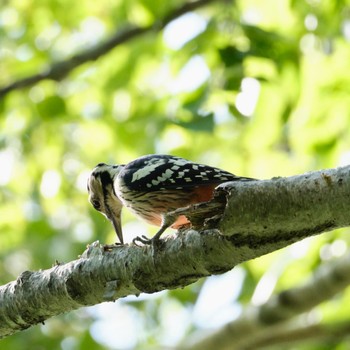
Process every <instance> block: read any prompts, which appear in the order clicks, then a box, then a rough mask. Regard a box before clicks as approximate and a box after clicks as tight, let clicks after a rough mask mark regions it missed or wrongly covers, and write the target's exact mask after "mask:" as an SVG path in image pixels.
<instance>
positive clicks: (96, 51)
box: [0, 0, 214, 98]
mask: <svg viewBox="0 0 350 350" xmlns="http://www.w3.org/2000/svg"><path fill="white" fill-rule="evenodd" d="M213 1H214V0H197V1H192V2H188V3H185V4H183V5H182V6H180V7H178V8H177V9H175V10H173V11H172V12H171V13H169V14H168V15H166V16H165V17H164V18H163V19H161V20H158V21H157V22H156V23H154V24H153V25H150V26H147V27H137V26H134V27H131V28H128V29H125V30H121V31H118V32H116V33H115V34H113V35H111V36H110V37H109V38H107V39H106V40H105V41H104V42H102V43H100V44H99V45H96V46H94V47H92V48H88V49H86V50H84V51H81V52H78V53H76V54H75V55H74V56H72V57H71V58H69V59H66V60H62V61H59V62H56V63H53V64H52V65H51V66H50V67H49V68H47V69H45V70H43V71H42V72H40V73H37V74H33V75H31V76H28V77H25V78H22V79H19V80H16V81H14V82H12V83H10V84H8V85H5V86H2V87H0V98H1V97H4V96H5V95H6V94H8V93H9V92H11V91H13V90H16V89H23V88H26V87H30V86H33V85H34V84H36V83H38V82H40V81H41V80H45V79H49V80H56V81H59V80H62V79H63V78H64V77H66V76H67V75H68V74H69V73H70V72H71V71H72V70H73V69H75V68H76V67H78V66H80V65H82V64H83V63H86V62H88V61H94V60H97V59H98V58H99V57H101V56H103V55H105V54H106V53H108V52H109V51H111V50H112V49H114V48H115V47H117V46H119V45H121V44H123V43H125V42H127V41H129V40H131V39H134V38H135V37H138V36H140V35H142V34H145V33H147V32H150V31H160V30H161V29H163V28H164V27H165V26H166V25H167V24H168V23H169V22H171V21H172V20H174V19H176V18H177V17H180V16H181V15H183V14H185V13H187V12H190V11H194V10H196V9H198V8H200V7H203V6H205V5H208V4H210V3H211V2H213Z"/></svg>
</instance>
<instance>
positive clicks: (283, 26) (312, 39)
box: [0, 0, 350, 350]
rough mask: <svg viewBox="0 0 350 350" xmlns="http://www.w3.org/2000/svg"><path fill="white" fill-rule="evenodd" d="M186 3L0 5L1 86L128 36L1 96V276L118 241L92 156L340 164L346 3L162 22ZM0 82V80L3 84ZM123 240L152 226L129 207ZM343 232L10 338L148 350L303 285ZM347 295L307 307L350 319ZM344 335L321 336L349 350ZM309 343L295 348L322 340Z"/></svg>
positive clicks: (349, 55)
mask: <svg viewBox="0 0 350 350" xmlns="http://www.w3.org/2000/svg"><path fill="white" fill-rule="evenodd" d="M182 4H183V2H181V1H178V0H172V1H164V2H160V3H157V2H154V1H149V0H128V1H126V0H119V1H113V2H111V1H107V0H99V1H98V2H95V1H88V0H83V1H79V2H72V1H65V0H61V1H58V0H47V1H44V2H41V3H40V4H38V3H37V2H35V1H31V0H28V1H21V0H13V1H11V0H8V1H6V0H3V2H2V5H1V8H0V37H1V47H0V60H1V64H0V89H1V87H4V86H6V85H7V84H10V83H11V82H13V81H15V80H18V79H21V78H23V77H26V76H29V75H32V74H37V73H39V72H41V71H44V70H45V69H47V67H49V66H50V64H52V63H53V62H57V61H62V60H63V61H64V60H69V58H70V57H72V56H73V55H74V54H75V53H77V52H80V51H82V50H86V49H88V48H93V47H94V46H95V45H98V44H99V43H101V41H103V40H104V39H105V38H107V37H109V36H110V35H112V34H113V33H115V32H118V31H122V30H127V28H130V27H132V26H140V27H147V26H153V30H152V31H149V32H148V33H145V34H144V35H138V36H136V37H135V38H133V39H130V40H127V41H126V42H125V43H123V44H121V45H119V46H118V47H116V48H114V49H113V50H111V51H109V52H106V53H105V54H104V55H103V56H101V57H100V58H99V59H97V60H95V61H90V62H86V63H84V64H82V65H79V66H78V67H77V68H76V69H74V70H72V71H71V72H70V73H69V74H68V76H67V77H66V78H64V79H62V80H59V81H55V80H42V81H40V82H38V83H36V84H34V85H32V86H30V87H29V88H26V89H14V90H13V91H11V92H9V93H8V94H3V95H2V97H1V100H0V201H1V202H0V205H1V207H0V256H1V263H0V272H1V273H0V279H1V282H2V284H5V283H7V282H9V281H11V280H13V279H15V278H16V277H17V276H18V275H19V274H20V273H21V272H23V271H24V270H37V269H40V268H42V269H44V268H49V267H51V265H52V264H54V262H55V261H56V260H58V261H61V262H65V261H66V262H67V261H71V260H74V259H75V258H76V257H77V256H78V255H79V254H80V253H81V252H82V251H83V250H84V248H85V246H86V245H87V244H88V243H91V242H93V241H95V240H100V241H101V242H107V243H112V242H113V241H114V240H115V237H114V233H113V231H112V227H111V225H110V224H109V223H108V222H107V221H106V220H105V219H104V218H103V217H102V216H101V215H100V214H98V213H97V212H95V211H94V210H93V209H92V208H91V207H90V205H89V204H88V202H87V193H86V178H87V175H88V173H89V171H90V170H91V169H92V168H93V167H94V166H95V165H96V164H97V163H99V162H107V163H124V162H128V161H130V160H132V159H134V158H136V157H138V156H140V155H143V154H148V153H170V154H174V155H179V156H182V157H185V158H188V159H191V160H193V161H197V162H203V163H206V164H210V165H213V166H218V167H221V168H224V169H226V170H229V171H232V172H233V173H235V174H239V175H245V176H250V177H256V178H262V179H265V178H271V177H273V176H289V175H294V174H299V173H303V172H306V171H311V170H317V169H322V168H328V167H336V166H339V165H345V164H348V163H349V161H350V138H349V126H350V113H349V110H350V99H349V92H350V73H349V72H350V46H349V40H350V7H349V1H331V0H325V1H322V2H321V1H318V0H307V1H287V0H279V1H277V0H267V1H264V2H261V1H257V0H245V1H234V2H233V1H222V2H219V1H217V2H214V3H212V4H209V5H207V6H203V7H201V8H200V9H198V10H196V11H190V12H188V13H187V14H186V15H184V16H182V17H180V18H178V19H177V20H174V21H172V22H171V23H169V24H168V25H167V26H165V28H164V29H162V26H161V21H160V19H161V18H164V17H165V16H167V15H168V14H169V13H172V12H173V11H175V9H176V8H178V7H179V6H181V5H182ZM0 91H1V90H0ZM123 220H124V230H125V232H126V237H127V241H131V239H132V237H134V236H136V235H138V234H141V233H145V232H149V233H152V232H154V229H153V228H150V227H147V225H145V224H143V223H140V222H138V221H135V219H134V217H133V216H132V215H130V214H129V213H127V212H125V213H124V216H123ZM347 233H348V230H347V229H346V230H337V231H334V232H331V233H327V234H323V235H321V236H319V237H316V238H313V239H307V240H305V241H303V242H301V243H298V244H296V245H293V246H291V247H289V248H286V249H283V250H281V251H278V252H276V253H274V254H270V255H268V256H265V257H262V258H260V259H256V260H254V261H250V262H247V263H245V264H243V265H241V266H239V267H237V268H235V269H234V270H232V271H231V272H229V273H227V274H225V275H222V276H215V277H212V278H208V279H206V280H201V281H199V282H197V283H195V284H193V285H191V286H189V287H187V288H185V289H184V290H175V291H167V292H162V293H157V294H154V295H149V296H148V295H142V296H140V297H139V298H136V297H135V298H134V297H129V298H126V299H125V300H119V301H117V302H116V303H114V304H111V303H105V304H101V305H98V306H95V307H90V308H83V309H80V310H78V311H76V312H72V313H69V314H66V315H62V316H60V317H55V318H53V319H51V320H49V321H47V322H46V323H45V325H39V326H35V327H32V328H31V329H29V330H27V331H25V332H22V333H18V334H16V335H14V336H12V337H9V338H7V339H5V340H3V341H2V344H1V346H4V348H9V349H21V348H26V347H27V346H29V344H30V347H31V348H35V349H63V350H71V349H86V348H88V347H89V348H93V349H146V348H148V347H152V346H155V345H156V344H158V345H159V344H160V346H171V345H175V344H177V343H178V342H179V341H183V340H184V339H186V337H188V336H190V335H191V334H193V333H194V332H196V331H199V332H200V331H204V332H206V331H207V329H215V328H218V327H220V326H222V325H223V324H225V323H226V322H227V321H229V320H232V319H233V318H235V317H238V316H239V314H240V312H241V310H242V308H243V307H244V306H245V305H248V304H254V305H257V304H259V303H263V302H264V301H265V300H266V299H267V298H268V297H269V296H270V295H271V294H272V293H274V292H276V291H280V290H283V289H286V288H290V287H292V286H295V285H298V284H299V283H301V282H302V281H304V280H305V279H306V278H307V277H308V276H310V274H312V271H313V270H314V269H315V268H317V266H318V265H319V264H321V263H323V262H325V261H328V260H332V259H335V258H336V257H338V256H340V255H343V254H345V253H346V251H347V249H348V244H349V238H348V235H347ZM348 294H349V291H348V290H346V291H345V292H344V294H343V295H340V296H338V297H337V298H335V299H334V300H331V301H329V302H327V303H325V304H323V305H321V306H320V307H318V308H317V309H315V310H312V312H310V313H309V314H308V315H306V316H304V320H308V321H309V322H321V323H330V324H332V323H335V322H340V321H344V322H345V321H348V315H349V311H350V310H349V303H348V302H347V300H348V297H349V296H348ZM349 344H350V343H349V340H346V339H345V338H344V339H338V340H337V342H336V344H335V343H323V345H322V349H328V348H332V349H334V348H335V346H337V348H339V349H345V348H346V346H349ZM320 346H321V345H320V344H318V343H317V342H314V343H308V344H307V347H306V345H305V344H299V345H298V346H297V347H295V348H298V349H306V348H307V349H320V348H321V347H320Z"/></svg>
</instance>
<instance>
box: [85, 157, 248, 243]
mask: <svg viewBox="0 0 350 350" xmlns="http://www.w3.org/2000/svg"><path fill="white" fill-rule="evenodd" d="M250 180H254V179H252V178H249V177H241V176H236V175H234V174H232V173H230V172H228V171H225V170H222V169H219V168H215V167H212V166H209V165H205V164H198V163H195V162H191V161H189V160H187V159H184V158H181V157H177V156H172V155H166V154H149V155H145V156H142V157H139V158H137V159H135V160H133V161H131V162H130V163H127V164H121V165H108V164H106V163H99V164H97V165H96V166H95V168H94V169H93V170H92V172H91V173H90V175H89V177H88V181H87V190H88V193H89V201H90V203H91V204H92V206H93V207H94V208H95V209H96V210H97V211H99V212H101V213H102V214H103V215H104V216H105V217H106V218H107V219H108V220H109V221H111V223H112V225H113V227H114V230H115V232H116V235H117V237H118V239H119V242H118V243H116V244H122V245H123V244H124V239H123V232H122V225H121V212H122V209H123V207H127V208H128V209H130V211H131V212H133V213H134V214H135V215H136V217H139V218H141V219H143V220H144V221H146V222H147V223H149V224H151V225H155V226H158V227H160V229H159V231H158V232H157V233H156V234H155V235H154V236H153V238H151V239H148V238H146V237H145V236H142V238H141V237H136V238H135V239H134V240H133V242H134V243H136V241H140V242H142V243H144V244H155V243H157V242H158V241H159V239H160V237H161V235H162V234H163V232H164V231H165V230H166V229H167V228H168V227H171V228H174V229H180V228H182V227H186V226H188V225H190V224H191V223H190V221H189V220H188V218H187V217H186V216H185V215H179V216H175V217H174V216H173V215H170V214H169V213H171V212H173V211H174V210H176V209H179V208H184V207H187V206H189V205H193V204H197V203H202V202H208V201H210V200H211V199H212V198H213V195H214V190H215V188H216V187H217V186H218V185H220V184H222V183H224V182H228V181H250Z"/></svg>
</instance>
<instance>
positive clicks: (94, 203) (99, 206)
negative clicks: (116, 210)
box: [91, 199, 101, 210]
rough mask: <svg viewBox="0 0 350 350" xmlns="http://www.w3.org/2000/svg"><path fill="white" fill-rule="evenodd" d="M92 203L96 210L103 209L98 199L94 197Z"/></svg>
mask: <svg viewBox="0 0 350 350" xmlns="http://www.w3.org/2000/svg"><path fill="white" fill-rule="evenodd" d="M91 204H92V206H93V207H94V208H95V209H96V210H100V209H101V205H100V202H99V201H98V200H97V199H93V200H92V201H91Z"/></svg>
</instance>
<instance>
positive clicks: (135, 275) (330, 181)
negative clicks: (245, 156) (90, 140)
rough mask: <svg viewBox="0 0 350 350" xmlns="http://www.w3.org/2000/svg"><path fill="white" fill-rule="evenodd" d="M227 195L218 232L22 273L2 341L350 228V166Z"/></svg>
mask: <svg viewBox="0 0 350 350" xmlns="http://www.w3.org/2000/svg"><path fill="white" fill-rule="evenodd" d="M222 196H226V197H227V207H226V209H225V211H224V214H223V217H222V220H221V222H220V223H219V225H218V226H217V228H216V229H215V228H214V229H213V228H211V229H206V228H208V227H209V226H207V227H205V225H208V222H207V221H205V222H204V227H202V228H201V229H200V230H198V231H194V230H188V231H186V232H181V233H179V235H178V236H177V237H176V238H173V237H169V238H168V239H166V240H164V241H162V242H163V243H162V245H161V246H160V247H159V248H158V249H157V250H156V251H154V250H153V248H152V247H149V246H144V247H138V246H135V245H124V246H116V248H115V249H112V250H110V251H109V250H107V251H105V250H104V249H103V247H102V246H100V245H99V244H98V243H95V244H93V245H92V246H90V247H89V248H88V249H87V250H86V251H85V252H84V254H83V255H82V257H81V258H80V259H78V260H75V261H72V262H70V263H67V264H64V265H57V266H55V267H53V268H51V269H48V270H44V271H37V272H30V271H26V272H24V273H22V274H21V276H19V277H18V279H17V280H16V281H13V282H10V283H8V284H7V285H5V286H2V287H0V337H4V336H7V335H10V334H12V333H14V332H17V331H19V330H22V329H25V328H28V327H30V326H31V325H34V324H37V323H39V322H43V321H44V320H46V319H47V318H49V317H52V316H54V315H58V314H60V313H63V312H67V311H71V310H74V309H77V308H79V307H81V306H87V305H93V304H97V303H101V302H103V301H112V300H116V299H118V298H122V297H124V296H127V295H138V294H139V293H141V292H145V293H153V292H157V291H160V290H164V289H174V288H181V287H184V286H186V285H188V284H191V283H193V282H195V281H197V280H198V279H199V278H202V277H206V276H210V275H213V274H219V273H224V272H226V271H228V270H230V269H232V268H233V267H234V266H235V265H237V264H239V263H241V262H243V261H246V260H249V259H253V258H256V257H258V256H261V255H263V254H266V253H269V252H271V251H274V250H277V249H279V248H281V247H284V246H287V245H288V244H291V243H293V242H296V241H298V240H301V239H302V238H304V237H308V236H311V235H314V234H317V233H321V232H323V231H326V230H330V229H335V228H339V227H344V226H350V216H349V215H348V213H349V212H350V201H349V198H350V167H344V168H338V169H330V170H325V171H318V172H313V173H309V174H304V175H299V176H294V177H290V178H278V179H272V180H266V181H252V182H232V183H227V184H224V185H222V186H220V187H219V189H218V196H217V197H216V198H215V200H214V203H215V202H216V201H217V203H218V204H217V206H219V207H222ZM218 199H220V200H218ZM211 205H212V203H211V204H210V205H209V206H211ZM204 206H205V205H204ZM199 207H201V206H199ZM202 207H203V205H202ZM214 207H215V205H214ZM195 212H196V211H194V212H193V213H189V215H188V216H189V217H190V218H191V217H192V216H194V215H195ZM213 213H214V214H215V216H217V211H214V212H213ZM211 216H212V215H209V213H207V217H209V218H210V217H211ZM197 219H198V218H197ZM209 224H210V225H211V226H212V225H213V222H212V221H210V220H209ZM196 225H197V226H198V220H196ZM197 229H198V227H197ZM348 275H349V276H350V274H348Z"/></svg>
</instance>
